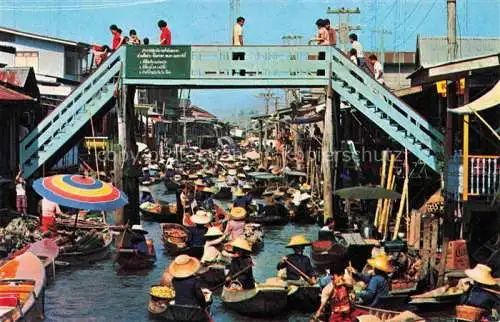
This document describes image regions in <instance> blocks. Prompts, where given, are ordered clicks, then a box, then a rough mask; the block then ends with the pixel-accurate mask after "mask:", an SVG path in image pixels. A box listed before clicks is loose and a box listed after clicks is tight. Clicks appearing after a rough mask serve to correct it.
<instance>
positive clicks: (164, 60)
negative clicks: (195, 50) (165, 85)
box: [125, 45, 191, 79]
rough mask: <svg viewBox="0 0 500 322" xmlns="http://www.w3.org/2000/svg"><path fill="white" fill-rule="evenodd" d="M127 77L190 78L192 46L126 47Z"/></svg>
mask: <svg viewBox="0 0 500 322" xmlns="http://www.w3.org/2000/svg"><path fill="white" fill-rule="evenodd" d="M126 52H127V54H126V61H127V62H128V63H127V64H126V67H125V77H127V78H141V79H158V78H159V79H188V78H189V77H190V76H191V46H160V45H153V46H133V45H128V46H127V47H126Z"/></svg>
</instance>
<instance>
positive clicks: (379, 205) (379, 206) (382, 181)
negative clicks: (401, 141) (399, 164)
mask: <svg viewBox="0 0 500 322" xmlns="http://www.w3.org/2000/svg"><path fill="white" fill-rule="evenodd" d="M387 155H388V152H387V150H384V151H382V173H381V175H380V186H381V187H384V186H385V174H386V168H387ZM382 201H383V200H382V199H379V200H378V201H377V210H376V211H375V221H374V223H373V225H374V226H376V227H377V228H378V226H379V217H380V212H381V211H382Z"/></svg>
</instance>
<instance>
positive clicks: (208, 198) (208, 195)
mask: <svg viewBox="0 0 500 322" xmlns="http://www.w3.org/2000/svg"><path fill="white" fill-rule="evenodd" d="M203 193H205V200H203V207H204V208H205V209H207V210H213V209H214V189H213V188H212V187H205V188H204V189H203Z"/></svg>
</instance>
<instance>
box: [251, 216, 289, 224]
mask: <svg viewBox="0 0 500 322" xmlns="http://www.w3.org/2000/svg"><path fill="white" fill-rule="evenodd" d="M248 221H249V222H253V223H256V224H261V225H286V224H287V223H288V217H287V216H264V215H263V214H250V215H249V216H248Z"/></svg>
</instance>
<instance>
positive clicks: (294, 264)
mask: <svg viewBox="0 0 500 322" xmlns="http://www.w3.org/2000/svg"><path fill="white" fill-rule="evenodd" d="M309 245H311V242H310V241H308V240H307V239H306V238H305V237H304V235H295V236H292V238H290V241H289V242H288V245H287V246H286V247H287V248H292V249H293V252H294V253H293V254H290V255H288V256H285V257H283V258H282V259H281V261H280V262H279V263H278V265H277V269H278V270H281V269H283V268H285V269H286V279H287V280H288V281H299V280H300V279H301V278H302V279H308V282H309V281H311V283H312V284H315V283H316V273H315V272H314V269H313V267H312V265H311V260H310V259H309V257H307V256H306V255H304V248H305V247H306V246H309ZM299 270H300V272H299ZM303 274H305V275H306V276H304V275H303Z"/></svg>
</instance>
